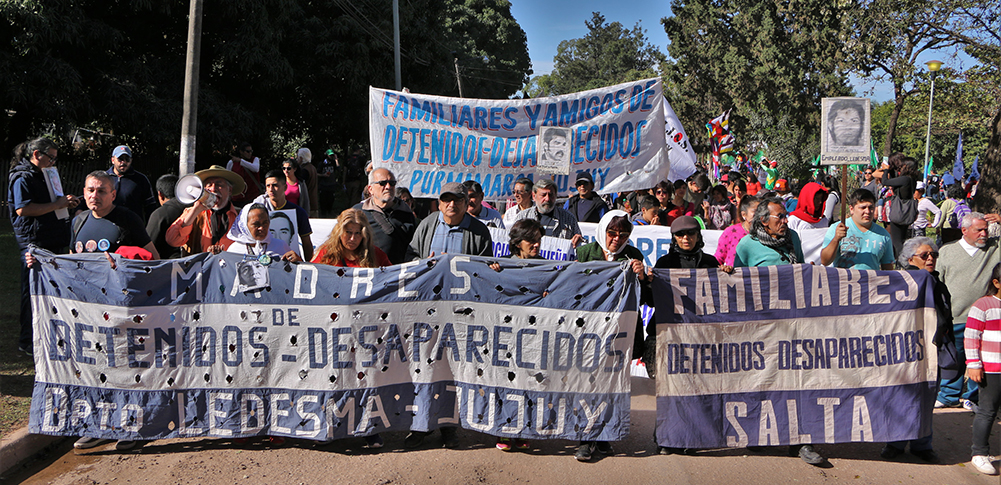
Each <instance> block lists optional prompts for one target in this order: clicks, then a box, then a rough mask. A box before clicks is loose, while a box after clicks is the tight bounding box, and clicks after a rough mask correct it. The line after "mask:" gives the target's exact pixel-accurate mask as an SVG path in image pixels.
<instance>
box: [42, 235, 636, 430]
mask: <svg viewBox="0 0 1001 485" xmlns="http://www.w3.org/2000/svg"><path fill="white" fill-rule="evenodd" d="M36 257H37V258H38V259H39V261H40V263H39V265H37V266H36V267H35V268H34V269H33V270H32V272H31V291H32V305H33V310H34V330H35V335H36V340H35V348H34V350H35V356H36V378H35V379H36V380H35V387H34V391H33V395H32V404H31V417H30V430H31V432H32V433H40V434H49V435H68V436H73V435H76V436H79V435H86V436H93V437H100V438H109V439H120V440H148V439H162V438H178V437H223V438H225V437H247V436H254V435H275V436H287V437H295V438H304V439H313V440H326V439H336V438H345V437H349V436H363V435H369V434H372V433H378V432H382V431H389V430H418V431H428V430H434V429H436V428H439V427H441V426H462V427H464V428H468V429H474V430H476V431H480V432H483V433H487V434H492V435H496V436H506V437H521V438H528V439H543V438H562V439H573V440H619V439H623V438H624V437H625V436H626V435H627V434H628V432H629V406H630V401H629V391H630V386H629V369H628V368H627V364H628V359H629V355H630V347H631V346H632V341H633V340H632V333H633V330H634V328H635V324H636V318H637V313H636V312H637V305H638V299H639V296H638V293H639V288H638V283H637V281H636V278H635V275H634V274H633V273H632V272H629V271H626V270H625V268H624V267H623V266H622V265H619V264H615V263H605V262H595V263H553V262H545V261H541V262H540V261H527V260H512V259H498V258H479V257H469V256H461V255H444V256H440V257H436V258H432V259H427V260H421V261H415V262H412V263H407V264H403V265H399V266H391V267H385V268H338V267H331V266H324V265H312V264H298V265H294V264H290V263H287V262H284V261H273V262H271V263H270V265H269V266H268V267H267V268H268V273H269V285H270V286H268V287H267V288H266V289H264V290H260V291H256V292H247V293H240V292H237V291H236V290H235V288H236V287H237V286H238V281H239V279H238V275H237V267H238V265H239V263H240V262H242V261H243V260H244V258H243V257H241V256H240V255H237V254H231V253H222V254H220V255H216V256H212V255H208V254H207V253H202V254H199V255H195V256H191V257H189V258H185V259H181V260H171V261H149V262H144V261H132V260H125V259H120V258H118V260H117V266H116V267H115V268H112V267H111V265H109V263H108V261H107V259H106V258H105V257H104V255H93V254H89V255H88V254H85V255H70V256H53V255H52V254H51V253H48V252H45V251H37V253H36ZM494 261H496V262H499V263H500V264H501V266H502V270H501V271H500V272H496V271H494V270H493V269H491V268H490V267H488V265H487V264H488V263H490V262H494Z"/></svg>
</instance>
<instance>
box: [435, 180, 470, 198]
mask: <svg viewBox="0 0 1001 485" xmlns="http://www.w3.org/2000/svg"><path fill="white" fill-rule="evenodd" d="M445 194H451V195H454V196H455V197H457V198H459V199H465V198H466V196H467V192H466V187H465V186H464V185H462V184H460V183H459V182H449V183H447V184H445V185H442V186H441V195H439V196H438V198H439V199H441V198H442V197H444V196H445Z"/></svg>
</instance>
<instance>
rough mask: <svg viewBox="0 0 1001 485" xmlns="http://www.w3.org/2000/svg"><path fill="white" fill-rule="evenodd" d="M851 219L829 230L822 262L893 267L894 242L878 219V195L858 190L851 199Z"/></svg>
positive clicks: (887, 268) (843, 265)
mask: <svg viewBox="0 0 1001 485" xmlns="http://www.w3.org/2000/svg"><path fill="white" fill-rule="evenodd" d="M848 212H849V213H850V214H851V218H850V219H848V220H847V221H846V222H841V223H838V225H836V226H831V227H829V228H828V229H827V234H826V235H824V242H823V243H822V245H821V247H822V248H823V249H821V251H820V262H821V264H824V265H830V264H832V263H833V266H834V267H836V268H850V269H871V270H877V269H882V270H891V269H893V261H894V257H893V241H892V240H891V239H890V233H889V232H887V231H886V229H883V227H882V226H880V225H879V224H873V222H875V215H876V196H875V195H872V192H869V191H868V190H866V189H855V192H852V196H851V197H849V198H848Z"/></svg>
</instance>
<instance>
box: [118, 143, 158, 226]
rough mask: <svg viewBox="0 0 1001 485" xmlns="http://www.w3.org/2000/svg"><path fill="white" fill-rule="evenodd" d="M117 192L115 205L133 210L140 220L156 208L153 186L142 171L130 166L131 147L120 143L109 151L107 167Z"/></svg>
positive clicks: (146, 217)
mask: <svg viewBox="0 0 1001 485" xmlns="http://www.w3.org/2000/svg"><path fill="white" fill-rule="evenodd" d="M108 175H111V178H112V180H113V181H114V183H113V186H114V190H115V192H116V193H117V194H118V195H117V196H116V197H115V205H117V206H121V207H125V208H126V209H128V210H130V211H132V212H134V213H135V214H136V215H137V216H139V217H140V218H141V219H142V220H144V221H145V220H146V219H148V218H149V216H150V214H152V213H153V211H154V210H156V208H157V203H156V198H155V197H154V196H153V187H152V185H150V183H149V179H148V178H146V176H145V175H143V174H142V172H139V171H138V170H136V169H134V168H133V167H132V149H131V148H129V147H127V146H125V145H121V146H118V147H116V148H115V150H114V151H113V152H111V168H109V169H108Z"/></svg>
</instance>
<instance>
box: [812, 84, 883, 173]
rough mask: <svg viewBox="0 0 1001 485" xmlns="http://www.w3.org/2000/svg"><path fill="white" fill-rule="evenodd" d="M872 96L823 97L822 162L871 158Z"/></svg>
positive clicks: (851, 162) (848, 162)
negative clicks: (870, 97)
mask: <svg viewBox="0 0 1001 485" xmlns="http://www.w3.org/2000/svg"><path fill="white" fill-rule="evenodd" d="M869 107H870V106H869V99H868V98H824V99H823V100H822V101H821V108H822V111H821V121H820V128H821V138H820V153H821V163H823V164H828V165H838V164H854V163H865V162H867V161H868V157H869V133H870V131H869V129H870V121H871V120H870V116H869Z"/></svg>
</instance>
